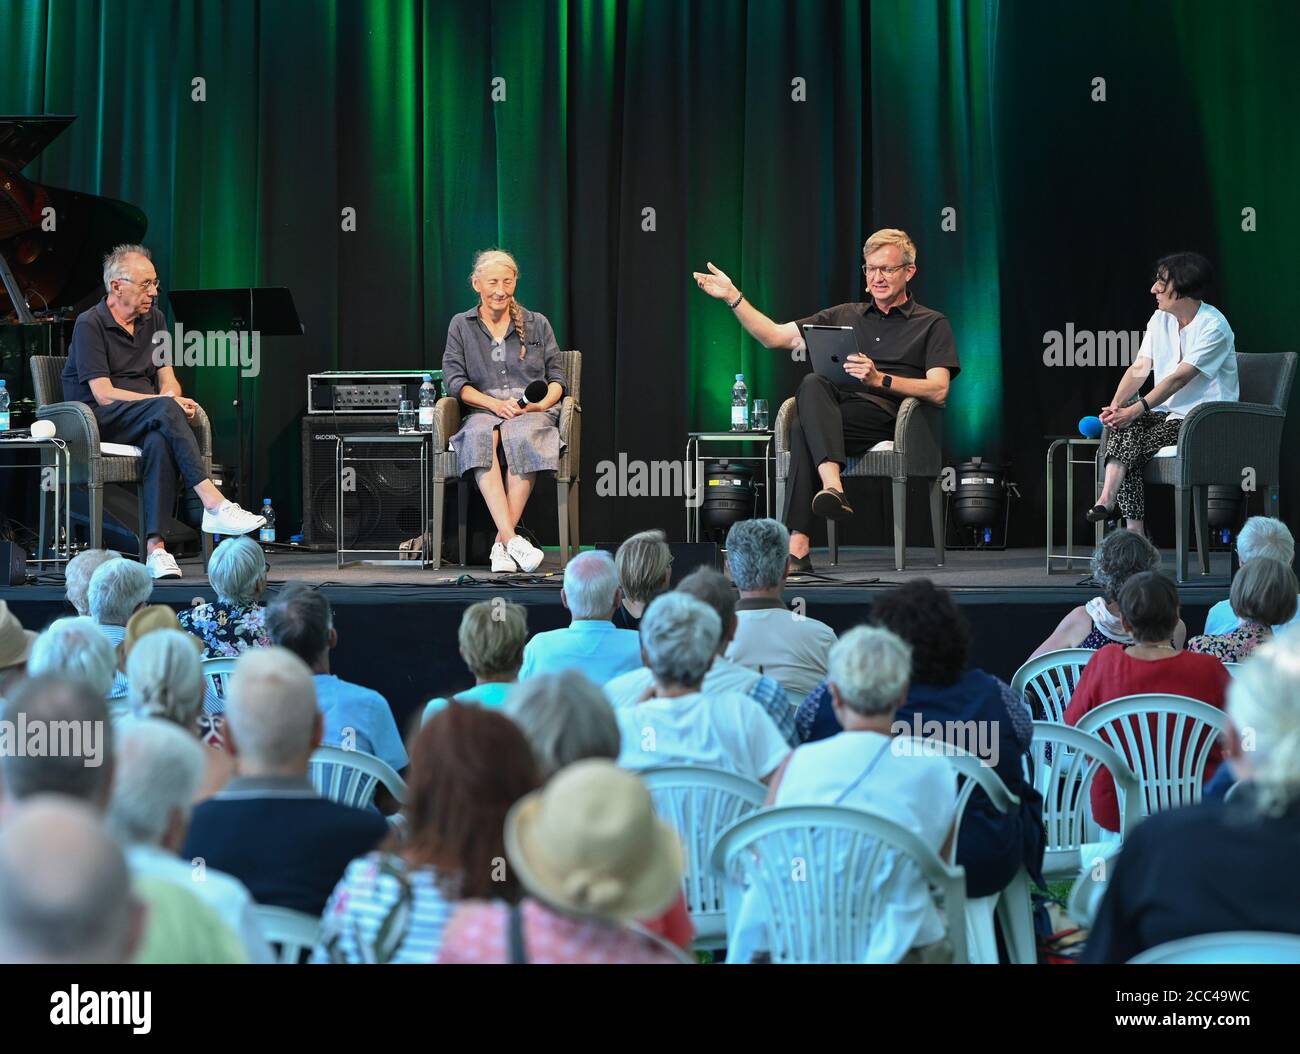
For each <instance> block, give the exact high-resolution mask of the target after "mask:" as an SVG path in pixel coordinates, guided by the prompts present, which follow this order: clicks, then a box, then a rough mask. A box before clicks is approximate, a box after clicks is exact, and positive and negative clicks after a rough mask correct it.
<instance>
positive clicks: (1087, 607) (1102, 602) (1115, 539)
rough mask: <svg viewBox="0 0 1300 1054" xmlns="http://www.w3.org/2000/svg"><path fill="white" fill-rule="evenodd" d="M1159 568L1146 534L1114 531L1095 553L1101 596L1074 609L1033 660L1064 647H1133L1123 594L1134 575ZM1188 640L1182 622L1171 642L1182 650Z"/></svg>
mask: <svg viewBox="0 0 1300 1054" xmlns="http://www.w3.org/2000/svg"><path fill="white" fill-rule="evenodd" d="M1159 569H1160V551H1159V550H1158V549H1157V548H1156V547H1155V546H1154V545H1152V544H1151V543H1150V542H1149V541H1147V539H1146V536H1145V535H1141V534H1136V533H1134V532H1133V531H1111V532H1110V533H1109V534H1108V535H1106V537H1104V538H1103V539H1102V540H1101V542H1100V544H1098V546H1097V548H1096V549H1094V550H1093V552H1092V580H1093V581H1094V582H1095V583H1096V584H1097V585H1098V586H1099V587H1100V589H1101V596H1097V597H1093V598H1092V599H1091V600H1089V601H1088V602H1087V603H1086V604H1080V605H1079V606H1078V607H1076V608H1073V609H1071V611H1070V612H1069V613H1068V614H1067V615H1066V616H1065V618H1063V619H1061V621H1060V624H1059V625H1058V626H1057V627H1056V629H1054V630H1053V631H1052V634H1051V636H1050V637H1048V638H1047V639H1046V640H1045V641H1043V643H1042V644H1040V645H1039V646H1038V647H1037V648H1035V649H1034V652H1033V654H1032V655H1030V656H1029V657H1030V658H1031V659H1032V658H1034V657H1035V656H1038V655H1042V654H1043V653H1044V652H1049V651H1058V650H1059V649H1061V648H1089V649H1091V650H1092V651H1097V650H1098V649H1099V648H1104V647H1105V646H1106V645H1107V644H1123V645H1126V646H1127V645H1129V644H1132V643H1133V637H1132V636H1131V635H1130V634H1129V632H1128V631H1127V630H1126V629H1125V628H1124V617H1123V616H1122V615H1121V614H1120V611H1119V591H1120V590H1121V589H1123V588H1124V583H1125V582H1127V581H1128V580H1129V579H1130V578H1132V577H1133V576H1134V575H1138V574H1141V573H1142V572H1143V571H1158V570H1159ZM1186 640H1187V626H1186V625H1185V624H1184V623H1183V620H1182V619H1179V620H1178V625H1177V626H1175V627H1174V633H1173V636H1172V637H1170V638H1169V643H1170V644H1172V645H1173V646H1174V647H1175V648H1182V646H1183V644H1184V642H1185V641H1186Z"/></svg>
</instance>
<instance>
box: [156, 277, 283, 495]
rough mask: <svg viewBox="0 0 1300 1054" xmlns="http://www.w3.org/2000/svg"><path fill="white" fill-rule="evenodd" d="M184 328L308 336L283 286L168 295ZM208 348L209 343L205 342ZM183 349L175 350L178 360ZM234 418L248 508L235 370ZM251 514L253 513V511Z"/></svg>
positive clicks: (240, 390)
mask: <svg viewBox="0 0 1300 1054" xmlns="http://www.w3.org/2000/svg"><path fill="white" fill-rule="evenodd" d="M167 298H168V300H170V301H171V305H172V314H173V315H174V316H175V319H176V321H177V322H179V323H180V324H181V326H182V328H184V329H187V330H197V331H199V332H204V333H213V332H216V333H222V332H230V331H232V330H233V331H235V332H236V333H247V334H248V339H249V342H250V344H251V342H252V339H253V333H254V332H256V333H257V334H258V339H259V341H260V339H261V338H262V337H300V336H302V334H303V333H304V332H306V329H305V327H304V326H303V324H302V322H301V321H300V320H299V318H298V310H297V308H295V307H294V304H293V294H292V293H290V292H289V290H288V289H286V288H285V287H284V286H267V287H263V288H260V289H173V290H171V291H170V292H169V293H168V294H167ZM205 344H206V341H205ZM179 353H180V349H173V355H177V356H179ZM235 416H236V420H237V427H238V429H239V500H240V503H241V504H243V505H245V506H247V503H248V494H249V490H248V489H246V488H247V487H248V481H247V479H246V478H245V473H246V471H247V463H246V462H245V460H244V372H243V370H242V369H236V370H235ZM249 511H252V510H251V509H250V510H249Z"/></svg>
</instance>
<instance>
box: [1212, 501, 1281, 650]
mask: <svg viewBox="0 0 1300 1054" xmlns="http://www.w3.org/2000/svg"><path fill="white" fill-rule="evenodd" d="M1261 556H1262V557H1267V558H1268V559H1270V560H1278V561H1280V562H1282V563H1284V564H1286V566H1287V567H1290V566H1291V565H1292V564H1293V563H1294V562H1295V538H1294V537H1293V536H1292V534H1291V530H1290V528H1289V527H1287V525H1286V524H1285V523H1283V522H1282V521H1281V520H1279V519H1275V518H1274V517H1272V516H1252V517H1250V519H1248V520H1247V521H1246V522H1245V523H1244V524H1243V525H1242V528H1241V533H1239V534H1238V535H1237V559H1238V560H1240V561H1241V565H1242V567H1245V566H1246V565H1247V564H1249V563H1250V562H1251V561H1252V560H1254V559H1255V558H1256V557H1261ZM1240 621H1241V619H1240V617H1239V616H1238V614H1237V612H1236V611H1234V610H1233V606H1232V598H1231V597H1229V598H1228V599H1227V600H1220V601H1219V602H1218V603H1217V604H1215V605H1214V607H1212V608H1210V611H1209V614H1207V615H1206V616H1205V635H1206V636H1207V637H1217V636H1220V635H1222V634H1224V633H1231V632H1232V631H1233V630H1234V629H1236V628H1237V625H1238V623H1239V622H1240ZM1294 625H1300V614H1293V615H1292V617H1291V618H1289V619H1287V621H1286V623H1285V625H1274V626H1273V632H1274V633H1281V632H1282V630H1283V629H1289V628H1290V627H1291V626H1294Z"/></svg>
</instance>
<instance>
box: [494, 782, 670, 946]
mask: <svg viewBox="0 0 1300 1054" xmlns="http://www.w3.org/2000/svg"><path fill="white" fill-rule="evenodd" d="M505 844H506V856H507V857H508V858H509V860H510V864H511V866H513V867H514V869H515V873H516V874H517V875H518V876H519V880H520V882H521V883H522V884H523V886H524V888H526V889H527V890H528V892H530V893H532V894H533V895H534V896H535V897H537V898H538V899H539V900H542V901H544V902H546V903H547V904H550V905H551V906H552V907H555V908H558V909H559V910H561V911H565V912H568V913H569V914H573V915H589V916H595V917H598V918H605V919H618V920H622V919H645V918H653V917H654V916H656V915H658V914H660V913H661V912H663V911H664V910H665V909H666V908H667V907H668V905H669V904H671V903H672V901H673V898H674V897H675V896H676V895H677V892H678V890H679V889H680V887H681V878H682V847H681V843H680V842H679V841H678V839H677V834H676V832H675V831H674V830H673V829H672V828H671V827H669V826H668V825H667V824H666V823H664V822H663V821H662V820H660V819H659V818H658V817H657V816H656V815H655V810H654V804H653V803H652V802H651V800H650V792H649V791H647V790H646V788H645V785H644V784H643V783H642V782H641V780H640V779H639V778H638V777H636V776H634V775H633V774H632V773H630V772H625V771H624V770H622V769H620V768H618V767H617V766H616V765H614V764H613V763H612V762H609V761H605V760H596V759H591V760H587V761H579V762H576V763H575V764H573V765H570V766H569V767H568V768H566V769H563V770H561V771H560V772H559V773H557V774H556V775H555V777H554V778H553V779H552V780H551V781H550V782H549V783H548V784H547V785H546V786H545V787H544V788H542V789H541V790H539V791H534V792H533V793H532V794H529V795H526V796H525V797H523V798H521V799H519V801H517V802H516V803H515V804H514V807H513V808H511V810H510V812H509V813H508V814H507V816H506V825H505Z"/></svg>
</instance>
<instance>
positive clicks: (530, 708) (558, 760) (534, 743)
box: [506, 670, 621, 782]
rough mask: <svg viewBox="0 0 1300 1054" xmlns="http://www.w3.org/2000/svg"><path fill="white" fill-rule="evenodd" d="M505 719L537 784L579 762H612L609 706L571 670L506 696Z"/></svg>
mask: <svg viewBox="0 0 1300 1054" xmlns="http://www.w3.org/2000/svg"><path fill="white" fill-rule="evenodd" d="M506 713H507V714H509V715H510V717H511V718H512V719H513V720H514V722H515V724H517V725H518V726H519V727H520V728H521V729H522V730H523V733H524V737H525V738H526V739H527V740H528V743H529V745H530V746H531V747H532V750H533V757H534V758H535V759H536V760H537V768H538V772H539V774H540V776H541V779H542V781H543V782H545V781H546V780H548V779H550V778H551V777H552V776H553V775H555V773H557V772H559V771H560V769H562V768H567V767H568V766H569V765H572V764H573V763H574V762H575V761H581V760H582V759H583V758H605V759H606V760H608V761H615V760H617V759H618V755H619V749H620V746H621V739H620V736H619V729H618V721H616V720H615V719H614V711H613V710H611V709H610V706H609V700H608V699H607V698H605V693H604V692H602V691H601V690H600V688H599V687H597V686H596V685H594V684H592V683H591V681H589V680H588V679H587V677H586V675H585V674H582V673H580V672H579V671H577V670H564V671H562V672H561V673H544V674H539V675H538V676H537V677H530V678H529V679H528V680H527V681H525V682H524V683H523V684H521V685H518V686H517V687H516V688H515V689H514V690H513V691H511V693H510V698H509V700H508V702H507V703H506Z"/></svg>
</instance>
